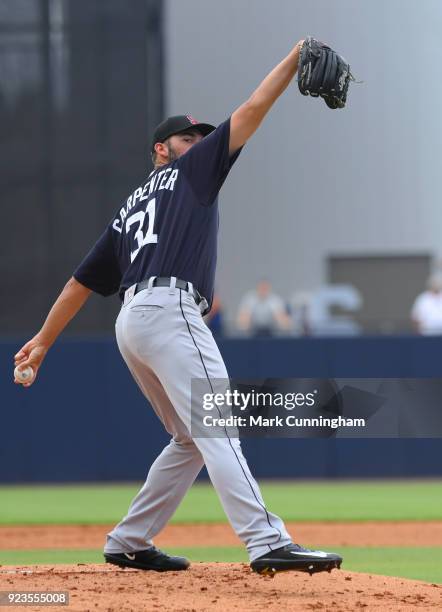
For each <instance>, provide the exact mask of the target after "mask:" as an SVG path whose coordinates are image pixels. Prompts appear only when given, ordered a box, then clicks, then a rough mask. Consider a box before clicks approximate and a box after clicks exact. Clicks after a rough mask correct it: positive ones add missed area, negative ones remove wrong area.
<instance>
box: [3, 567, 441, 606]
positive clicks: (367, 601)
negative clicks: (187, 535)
mask: <svg viewBox="0 0 442 612" xmlns="http://www.w3.org/2000/svg"><path fill="white" fill-rule="evenodd" d="M0 588H1V590H9V591H11V590H21V591H32V590H38V591H58V590H60V591H69V594H70V605H69V606H68V607H64V608H63V607H60V608H59V607H57V608H53V607H52V608H47V607H45V608H43V607H27V608H17V607H14V610H18V609H23V610H28V611H30V610H34V611H35V612H36V611H40V610H41V611H42V612H43V611H44V610H50V609H52V610H54V609H57V610H69V612H87V611H92V610H103V611H106V612H134V611H136V612H144V611H153V610H166V611H168V612H169V611H174V612H192V611H194V612H200V611H203V610H204V611H208V610H210V611H211V610H220V611H223V612H224V611H231V610H238V611H242V610H244V611H248V610H250V611H252V610H253V611H255V612H256V611H262V610H266V612H268V611H270V612H271V611H278V612H285V611H289V610H290V611H293V610H296V611H298V610H333V611H334V612H335V611H336V612H337V611H341V612H344V611H345V612H347V611H348V612H350V611H351V612H354V611H355V610H359V609H366V610H368V611H371V610H379V611H381V610H382V611H383V610H394V611H400V610H407V611H411V610H421V609H422V610H423V609H427V610H428V609H434V610H440V609H442V587H441V586H439V585H435V584H427V583H425V582H418V581H412V580H404V579H401V578H387V577H384V576H371V575H366V574H357V573H354V572H345V571H342V570H341V571H338V570H333V572H332V573H331V574H328V573H325V574H315V575H314V576H309V575H305V574H301V573H297V572H285V573H280V574H277V575H276V576H275V578H264V577H262V576H258V575H257V574H254V573H252V572H251V571H250V569H249V567H248V565H246V564H241V563H238V564H234V563H194V564H193V565H192V567H191V568H190V569H189V570H187V571H184V572H167V573H161V574H160V573H156V572H143V571H136V570H130V569H125V570H123V569H119V568H116V567H115V568H114V567H113V566H110V565H56V566H29V567H6V566H3V567H0Z"/></svg>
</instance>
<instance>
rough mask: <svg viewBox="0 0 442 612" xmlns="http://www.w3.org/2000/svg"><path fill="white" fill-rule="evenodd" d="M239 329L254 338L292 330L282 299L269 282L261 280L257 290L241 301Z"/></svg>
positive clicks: (247, 294)
mask: <svg viewBox="0 0 442 612" xmlns="http://www.w3.org/2000/svg"><path fill="white" fill-rule="evenodd" d="M238 327H239V329H241V330H242V331H245V332H248V333H250V334H252V335H254V336H273V335H275V334H278V332H279V333H280V332H283V331H286V332H288V331H289V330H290V329H291V320H290V317H289V316H288V314H287V311H286V308H285V304H284V301H283V299H282V298H280V297H279V296H278V295H276V294H275V293H272V286H271V284H270V283H269V282H268V281H267V280H261V281H260V282H259V283H258V285H257V286H256V289H254V290H253V291H250V292H249V293H246V295H245V296H244V297H243V299H242V300H241V304H240V307H239V313H238Z"/></svg>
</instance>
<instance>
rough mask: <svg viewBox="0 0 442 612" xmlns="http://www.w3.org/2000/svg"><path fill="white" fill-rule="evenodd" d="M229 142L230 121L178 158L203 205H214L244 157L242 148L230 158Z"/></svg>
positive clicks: (222, 124)
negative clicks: (234, 167)
mask: <svg viewBox="0 0 442 612" xmlns="http://www.w3.org/2000/svg"><path fill="white" fill-rule="evenodd" d="M229 140H230V117H229V119H227V120H226V121H224V122H223V123H221V124H220V125H219V126H218V127H217V128H216V130H214V131H213V132H211V133H210V134H209V135H208V136H206V137H205V138H203V139H202V140H201V141H200V142H199V143H198V144H195V145H194V146H193V147H191V148H190V149H189V151H187V153H185V154H184V155H182V156H181V157H180V158H179V167H180V168H181V169H182V171H183V172H184V174H185V175H186V177H187V180H188V181H189V183H190V185H191V187H192V188H193V190H194V192H195V195H196V196H197V197H198V199H199V200H200V203H201V204H203V205H206V206H209V205H210V204H212V202H213V201H214V199H215V198H216V196H217V195H218V192H219V190H220V189H221V187H222V185H223V183H224V181H225V180H226V178H227V175H228V174H229V172H230V169H231V168H232V166H233V164H234V163H235V161H236V160H237V159H238V156H239V154H240V153H241V150H242V147H241V148H240V149H238V151H235V153H234V154H233V155H230V156H229Z"/></svg>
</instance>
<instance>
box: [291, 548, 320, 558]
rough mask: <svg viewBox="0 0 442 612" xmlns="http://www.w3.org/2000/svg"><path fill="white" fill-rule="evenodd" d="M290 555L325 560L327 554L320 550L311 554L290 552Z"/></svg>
mask: <svg viewBox="0 0 442 612" xmlns="http://www.w3.org/2000/svg"><path fill="white" fill-rule="evenodd" d="M290 554H292V555H300V556H301V557H320V558H321V559H326V558H327V553H326V552H322V551H321V550H316V551H311V552H295V551H294V550H291V551H290Z"/></svg>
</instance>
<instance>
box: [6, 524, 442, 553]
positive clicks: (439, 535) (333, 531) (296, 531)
mask: <svg viewBox="0 0 442 612" xmlns="http://www.w3.org/2000/svg"><path fill="white" fill-rule="evenodd" d="M286 525H287V529H288V531H289V533H290V534H291V535H292V536H293V538H294V540H295V541H296V542H299V543H301V544H304V545H309V546H317V547H327V546H369V547H372V546H442V521H429V522H419V521H409V522H397V523H393V522H382V521H376V522H366V523H286ZM112 527H113V525H35V526H31V525H28V526H13V527H12V526H11V527H0V548H3V549H5V550H13V549H15V550H20V549H22V550H23V549H27V550H31V549H36V548H41V549H51V548H61V549H69V548H102V547H103V544H104V541H105V537H106V533H107V532H108V531H110V530H111V529H112ZM155 544H156V545H157V546H164V547H180V546H183V547H184V546H189V547H192V546H241V542H240V540H239V539H238V537H237V536H236V535H235V533H234V532H233V530H232V528H231V527H230V525H228V524H225V523H222V524H216V523H215V524H210V523H202V524H186V525H168V526H167V527H166V528H165V529H164V531H162V532H161V534H160V535H159V536H158V537H156V538H155Z"/></svg>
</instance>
